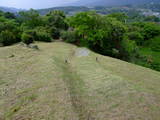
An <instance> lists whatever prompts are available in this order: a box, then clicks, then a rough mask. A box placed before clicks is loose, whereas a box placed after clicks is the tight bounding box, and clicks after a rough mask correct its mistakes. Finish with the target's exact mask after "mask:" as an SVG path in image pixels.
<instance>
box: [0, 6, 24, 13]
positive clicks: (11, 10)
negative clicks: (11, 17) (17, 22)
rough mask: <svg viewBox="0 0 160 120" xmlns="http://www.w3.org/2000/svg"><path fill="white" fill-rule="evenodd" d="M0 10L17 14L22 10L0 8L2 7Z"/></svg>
mask: <svg viewBox="0 0 160 120" xmlns="http://www.w3.org/2000/svg"><path fill="white" fill-rule="evenodd" d="M0 10H1V11H3V12H12V13H17V12H19V11H22V10H23V9H17V8H11V7H2V6H0Z"/></svg>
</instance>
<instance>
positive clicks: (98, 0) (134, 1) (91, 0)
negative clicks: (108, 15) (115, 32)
mask: <svg viewBox="0 0 160 120" xmlns="http://www.w3.org/2000/svg"><path fill="white" fill-rule="evenodd" d="M147 3H160V1H159V0H87V1H86V0H79V1H77V2H74V3H72V4H71V5H75V6H98V5H100V6H101V5H102V6H117V5H127V4H131V5H138V4H147Z"/></svg>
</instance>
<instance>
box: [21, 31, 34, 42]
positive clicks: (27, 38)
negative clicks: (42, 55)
mask: <svg viewBox="0 0 160 120" xmlns="http://www.w3.org/2000/svg"><path fill="white" fill-rule="evenodd" d="M21 39H22V42H24V43H25V44H27V45H29V44H31V43H33V41H34V37H33V36H32V35H31V34H29V33H25V32H24V33H23V34H22V37H21Z"/></svg>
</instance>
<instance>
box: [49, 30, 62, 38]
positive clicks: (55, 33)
mask: <svg viewBox="0 0 160 120" xmlns="http://www.w3.org/2000/svg"><path fill="white" fill-rule="evenodd" d="M50 33H51V36H52V38H53V39H59V38H60V30H59V29H58V28H55V27H51V28H50Z"/></svg>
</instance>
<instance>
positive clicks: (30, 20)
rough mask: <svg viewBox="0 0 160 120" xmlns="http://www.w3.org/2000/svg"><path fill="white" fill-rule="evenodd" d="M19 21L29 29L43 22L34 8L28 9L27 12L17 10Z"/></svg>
mask: <svg viewBox="0 0 160 120" xmlns="http://www.w3.org/2000/svg"><path fill="white" fill-rule="evenodd" d="M19 15H20V16H19V21H20V22H21V23H23V24H22V26H23V27H25V26H27V27H28V28H30V29H33V28H35V27H37V26H41V25H42V24H43V21H42V18H41V16H40V15H39V13H38V12H37V11H36V10H33V9H31V10H29V11H27V12H24V11H22V12H19Z"/></svg>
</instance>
